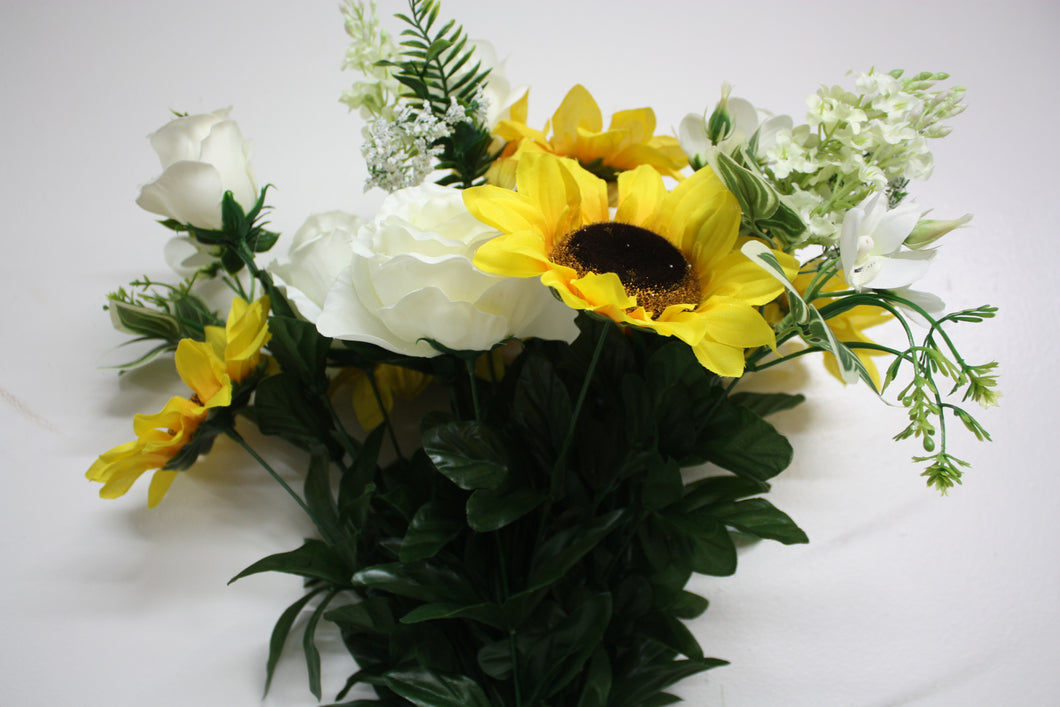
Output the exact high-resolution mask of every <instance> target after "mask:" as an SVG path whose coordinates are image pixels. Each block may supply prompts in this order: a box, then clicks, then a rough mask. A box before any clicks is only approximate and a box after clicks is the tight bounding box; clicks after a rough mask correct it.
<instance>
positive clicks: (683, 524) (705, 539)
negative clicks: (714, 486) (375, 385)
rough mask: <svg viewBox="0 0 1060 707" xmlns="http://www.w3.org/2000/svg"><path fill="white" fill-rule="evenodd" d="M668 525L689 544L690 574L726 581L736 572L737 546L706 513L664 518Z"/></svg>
mask: <svg viewBox="0 0 1060 707" xmlns="http://www.w3.org/2000/svg"><path fill="white" fill-rule="evenodd" d="M666 521H667V523H669V524H670V525H671V526H672V527H674V528H676V529H678V530H681V531H683V532H684V533H685V536H686V537H688V538H689V539H690V540H691V541H692V548H693V549H692V558H691V561H692V570H693V571H695V572H698V573H699V574H709V575H713V576H715V577H727V576H729V575H731V574H732V573H734V572H735V571H736V546H735V545H734V544H733V542H732V538H731V537H729V531H727V530H726V529H725V526H724V525H723V524H722V523H721V522H720V521H719V520H718V519H717V518H715V517H714V516H713V514H712V513H711V512H710V511H709V509H700V510H697V511H692V512H691V513H685V514H684V515H680V516H674V517H667V518H666Z"/></svg>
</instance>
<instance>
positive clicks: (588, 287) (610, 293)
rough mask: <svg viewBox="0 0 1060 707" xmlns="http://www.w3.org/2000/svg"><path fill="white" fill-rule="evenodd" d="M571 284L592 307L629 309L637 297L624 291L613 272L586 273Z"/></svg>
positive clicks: (634, 303)
mask: <svg viewBox="0 0 1060 707" xmlns="http://www.w3.org/2000/svg"><path fill="white" fill-rule="evenodd" d="M571 284H572V285H573V286H574V287H575V288H577V290H578V292H579V293H581V295H582V297H583V298H584V299H585V301H586V302H589V303H591V304H592V306H593V308H594V309H595V308H597V307H613V308H615V309H629V308H630V307H635V306H637V298H636V297H633V296H631V295H629V294H628V293H627V292H626V288H625V287H623V286H622V281H621V280H619V279H618V275H616V274H615V273H613V272H608V273H602V274H597V273H593V272H590V273H586V274H585V275H583V276H582V277H580V278H577V279H576V280H574V281H573V282H572V283H571Z"/></svg>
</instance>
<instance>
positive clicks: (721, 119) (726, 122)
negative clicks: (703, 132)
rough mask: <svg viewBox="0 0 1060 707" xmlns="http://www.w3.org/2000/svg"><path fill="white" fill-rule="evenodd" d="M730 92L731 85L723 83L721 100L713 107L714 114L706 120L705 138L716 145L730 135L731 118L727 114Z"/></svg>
mask: <svg viewBox="0 0 1060 707" xmlns="http://www.w3.org/2000/svg"><path fill="white" fill-rule="evenodd" d="M731 92H732V84H730V83H729V82H727V81H726V82H725V83H723V84H722V85H721V100H720V101H718V105H717V106H715V107H714V112H713V113H711V114H710V118H708V119H707V137H708V138H709V139H710V141H711V142H712V143H713V144H715V145H717V144H718V143H719V142H721V141H722V140H724V139H725V138H727V137H729V135H731V134H732V122H733V121H732V116H731V115H730V114H729V94H730V93H731Z"/></svg>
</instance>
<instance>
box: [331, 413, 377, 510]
mask: <svg viewBox="0 0 1060 707" xmlns="http://www.w3.org/2000/svg"><path fill="white" fill-rule="evenodd" d="M385 429H386V426H385V425H380V426H379V427H377V428H375V429H374V430H372V431H371V433H369V435H368V437H367V438H366V439H365V440H364V443H363V444H362V445H361V449H360V450H359V451H358V452H357V456H356V457H354V459H353V462H352V463H351V464H350V466H349V467H348V468H347V469H345V470H344V471H343V473H342V478H341V479H340V480H339V501H338V505H339V515H340V516H341V517H342V518H343V519H346V518H349V517H350V516H351V515H352V516H355V517H360V516H361V515H362V514H363V511H364V509H363V498H364V491H365V489H366V488H367V487H368V485H369V484H371V483H372V480H373V479H374V478H375V475H376V470H377V469H378V468H379V450H380V449H381V448H382V445H383V434H384V431H385ZM358 527H360V523H358Z"/></svg>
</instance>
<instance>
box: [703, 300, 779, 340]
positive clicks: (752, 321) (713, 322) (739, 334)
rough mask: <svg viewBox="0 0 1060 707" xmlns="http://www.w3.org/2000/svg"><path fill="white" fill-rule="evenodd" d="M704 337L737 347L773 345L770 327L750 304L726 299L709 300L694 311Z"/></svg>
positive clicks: (772, 334)
mask: <svg viewBox="0 0 1060 707" xmlns="http://www.w3.org/2000/svg"><path fill="white" fill-rule="evenodd" d="M697 311H698V312H699V314H700V315H701V316H702V317H703V318H704V320H705V321H706V324H707V334H708V336H709V337H710V338H712V339H714V340H715V341H717V342H718V343H721V344H726V345H729V346H736V347H740V348H751V347H754V346H775V345H776V336H775V334H774V333H773V327H771V326H769V324H768V323H766V320H765V319H763V318H762V315H761V314H759V313H758V310H756V309H755V308H754V307H752V306H751V305H749V304H747V303H745V302H741V301H740V300H736V299H731V298H728V297H712V298H710V299H709V300H708V301H707V302H705V303H704V304H703V305H701V306H700V307H699V309H698V310H697Z"/></svg>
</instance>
